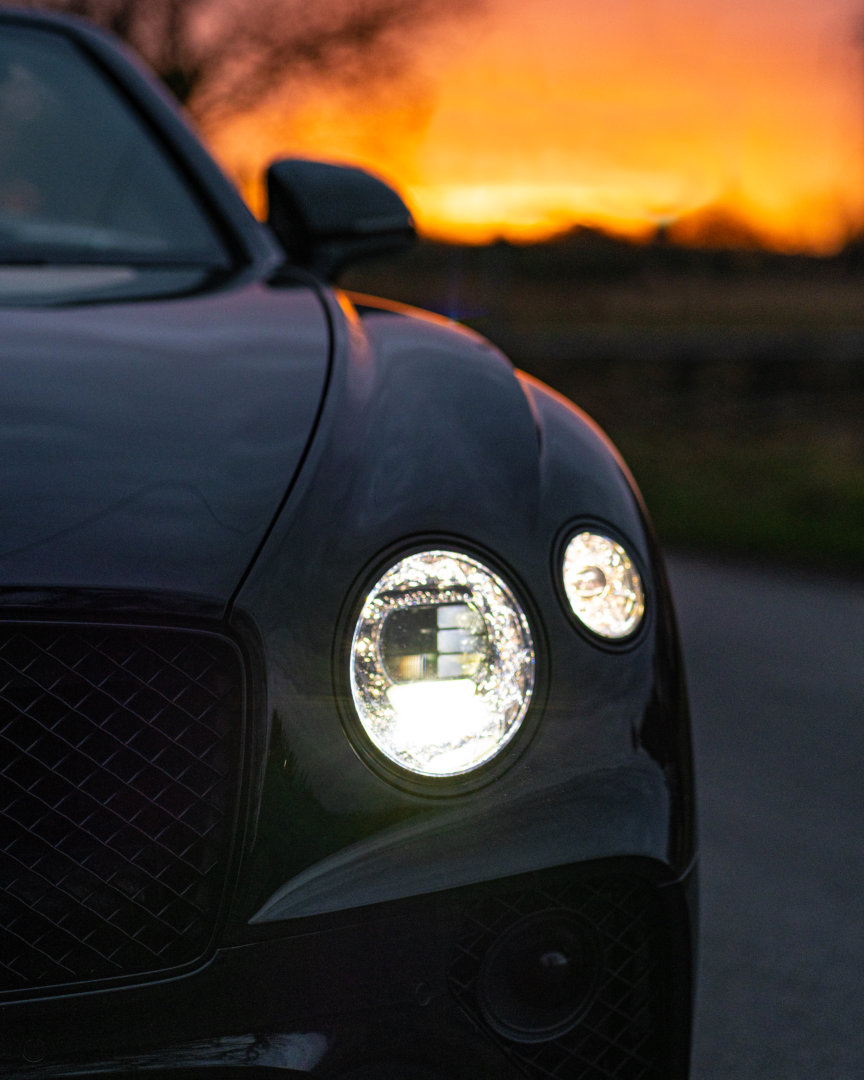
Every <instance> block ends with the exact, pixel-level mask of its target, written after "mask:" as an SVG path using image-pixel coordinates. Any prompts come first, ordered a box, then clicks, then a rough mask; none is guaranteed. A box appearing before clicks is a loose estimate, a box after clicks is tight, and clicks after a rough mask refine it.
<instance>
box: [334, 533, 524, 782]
mask: <svg viewBox="0 0 864 1080" xmlns="http://www.w3.org/2000/svg"><path fill="white" fill-rule="evenodd" d="M350 666H351V693H352V696H353V699H354V707H355V709H356V710H357V716H358V717H359V720H360V723H361V724H362V726H363V729H364V730H365V732H366V734H367V735H368V737H369V739H370V740H371V741H372V743H373V745H374V746H375V747H376V748H377V749H378V750H379V751H380V752H381V753H382V754H383V755H384V756H385V757H386V758H388V759H389V760H390V761H392V762H395V764H397V765H399V766H401V767H402V768H403V769H408V770H410V771H411V772H412V773H416V774H418V775H420V776H440V777H445V776H461V775H462V774H464V773H468V772H471V771H472V770H473V769H477V768H479V767H480V766H481V765H484V764H485V763H486V762H488V761H490V760H491V759H492V758H493V757H495V755H496V754H497V753H498V752H499V751H500V750H501V749H502V748H503V747H504V746H506V744H507V743H508V742H509V741H510V740H511V739H512V738H513V736H514V735H515V734H516V732H517V730H518V729H519V726H520V725H521V723H522V720H523V718H524V716H525V713H526V711H527V709H528V705H529V702H530V701H531V695H532V692H533V689H534V643H533V640H532V637H531V631H530V629H529V627H528V621H527V619H526V618H525V613H524V612H523V611H522V609H521V607H520V606H519V603H518V602H517V600H516V599H515V597H514V596H513V593H512V592H511V591H510V589H509V588H508V587H507V585H505V583H504V582H503V581H502V580H501V578H500V577H498V576H497V575H496V574H494V573H493V572H492V571H491V570H490V569H489V568H488V567H486V566H484V565H483V564H482V563H480V562H478V561H477V560H476V559H473V558H471V557H470V556H468V555H464V554H461V553H459V552H455V551H422V552H418V553H417V554H415V555H409V556H407V557H406V558H404V559H401V560H400V561H399V562H398V563H396V565H395V566H392V567H391V568H390V569H389V570H388V571H387V572H386V573H385V574H384V575H383V576H382V577H381V578H380V579H379V581H378V582H377V584H376V585H375V586H374V588H373V589H372V591H371V592H370V593H369V594H368V595H367V597H366V601H365V603H364V604H363V609H362V611H361V612H360V617H359V618H358V620H357V625H356V627H355V630H354V639H353V641H352V644H351V665H350Z"/></svg>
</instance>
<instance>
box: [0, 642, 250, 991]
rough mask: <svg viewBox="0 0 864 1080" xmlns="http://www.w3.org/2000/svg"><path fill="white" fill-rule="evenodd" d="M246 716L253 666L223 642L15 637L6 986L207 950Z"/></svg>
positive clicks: (81, 977)
mask: <svg viewBox="0 0 864 1080" xmlns="http://www.w3.org/2000/svg"><path fill="white" fill-rule="evenodd" d="M242 714H243V672H242V666H241V662H240V659H239V656H238V654H237V651H236V649H235V648H234V646H233V645H232V644H231V643H230V642H228V641H226V640H224V639H222V638H220V637H217V636H215V635H212V634H206V633H197V632H187V631H183V630H170V629H152V628H132V627H123V628H117V627H107V626H106V627H103V626H83V627H82V626H69V625H38V626H34V625H24V624H16V625H3V626H0V991H22V990H26V989H31V988H44V987H49V986H62V985H68V984H70V983H79V982H82V981H90V980H103V979H111V978H116V977H122V976H128V975H133V974H143V973H146V972H155V971H162V970H165V969H167V968H172V967H177V966H181V965H187V964H190V963H192V962H194V961H195V960H197V959H199V958H200V957H201V956H202V955H203V954H204V953H205V952H206V950H207V948H208V945H209V942H210V939H211V936H212V933H213V929H214V924H215V919H216V916H217V913H218V909H219V905H220V901H221V897H222V892H223V888H224V884H225V873H226V866H227V862H228V854H229V845H230V834H231V831H232V829H231V826H232V822H233V818H234V808H235V803H236V795H237V787H238V766H239V761H240V739H241V725H242Z"/></svg>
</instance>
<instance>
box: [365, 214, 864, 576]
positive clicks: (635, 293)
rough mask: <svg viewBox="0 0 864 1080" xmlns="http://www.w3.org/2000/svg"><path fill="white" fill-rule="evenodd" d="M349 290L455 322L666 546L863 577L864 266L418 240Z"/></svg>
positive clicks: (854, 259) (588, 244)
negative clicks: (496, 351) (608, 474)
mask: <svg viewBox="0 0 864 1080" xmlns="http://www.w3.org/2000/svg"><path fill="white" fill-rule="evenodd" d="M344 284H345V285H346V287H349V288H353V289H358V290H361V291H366V292H371V293H376V294H379V295H384V296H388V297H394V298H397V299H399V300H402V301H404V302H406V303H413V304H417V305H419V306H422V307H427V308H431V309H433V310H435V311H438V312H441V313H443V314H448V315H452V316H453V317H455V318H459V319H461V320H462V321H464V322H467V323H468V324H469V325H471V326H474V327H475V328H476V329H478V330H480V331H481V332H482V333H484V334H486V335H487V336H488V337H489V338H491V339H492V340H493V341H494V342H495V343H496V344H498V345H499V346H501V348H503V349H504V351H505V352H507V354H508V355H509V356H510V357H511V359H513V360H514V362H515V363H516V364H517V365H518V366H520V367H522V368H524V369H525V370H527V371H530V372H531V373H532V374H534V375H536V376H537V377H538V378H540V379H542V380H543V381H545V382H547V383H549V384H550V385H551V386H553V387H555V388H556V389H558V390H560V391H562V392H563V393H564V394H566V395H567V396H568V397H571V398H572V399H573V400H574V401H576V402H577V404H579V405H580V406H581V407H582V408H584V409H585V410H586V411H587V412H588V413H590V414H591V415H592V416H593V417H594V418H595V419H596V420H597V421H598V423H600V424H601V426H602V427H604V428H605V429H606V431H607V432H608V433H609V434H610V435H611V437H612V438H613V439H614V441H615V442H616V443H617V444H618V446H619V447H620V449H621V450H622V452H623V453H624V456H625V457H626V459H627V461H628V462H629V464H630V467H631V469H632V471H633V473H634V474H635V476H636V479H637V481H638V482H639V485H640V487H641V488H642V491H643V493H644V495H645V498H646V501H647V502H648V505H649V507H650V509H651V513H652V517H653V519H654V522H655V525H656V527H657V530H658V532H659V533H660V535H661V538H662V539H663V540H664V541H665V542H667V543H671V544H674V545H676V546H678V547H679V548H681V547H683V548H692V549H698V550H710V551H714V552H726V553H730V554H735V555H744V556H747V557H750V558H753V557H757V558H769V559H782V560H783V561H784V562H792V563H800V564H802V565H804V566H808V567H811V568H814V569H820V570H829V571H838V572H844V573H848V572H859V571H860V568H861V567H862V566H864V303H862V299H864V263H862V260H861V259H860V257H859V254H858V253H857V252H850V253H846V254H845V255H843V256H840V257H837V258H834V259H815V258H805V257H784V256H779V255H771V254H765V253H759V252H701V251H694V250H687V249H678V248H672V247H668V246H665V245H652V246H651V247H645V248H639V247H632V246H630V245H626V244H621V243H618V242H616V241H612V240H609V239H608V238H605V237H602V236H597V235H595V234H591V233H577V234H574V235H573V236H571V237H569V238H566V239H564V240H562V241H559V242H558V243H553V244H547V245H542V246H540V245H536V246H533V247H515V246H512V245H508V244H497V245H493V246H491V247H488V248H453V247H447V246H444V245H430V244H425V245H421V246H420V247H418V248H417V249H416V251H415V252H413V253H412V254H410V255H408V256H405V257H403V258H402V259H401V260H399V261H398V262H395V261H394V262H393V263H390V264H380V265H377V266H376V265H374V264H370V265H369V266H368V267H363V266H360V267H358V268H357V269H356V270H354V271H352V272H351V274H350V276H349V277H346V279H345V282H344Z"/></svg>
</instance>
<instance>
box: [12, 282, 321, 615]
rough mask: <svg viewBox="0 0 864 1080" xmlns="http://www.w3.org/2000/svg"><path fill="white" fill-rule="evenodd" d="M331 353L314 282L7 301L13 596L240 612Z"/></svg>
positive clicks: (311, 423) (296, 460) (299, 455)
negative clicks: (83, 303) (82, 303)
mask: <svg viewBox="0 0 864 1080" xmlns="http://www.w3.org/2000/svg"><path fill="white" fill-rule="evenodd" d="M328 352H329V342H328V333H327V324H326V321H325V317H324V313H323V310H322V308H321V305H320V302H319V300H318V298H317V297H316V296H315V295H314V294H313V293H312V292H310V291H309V290H307V289H300V288H297V289H281V290H268V289H266V288H265V287H263V286H258V285H256V286H250V287H247V288H244V289H237V290H234V291H229V292H224V293H219V294H211V295H209V296H204V297H197V298H187V299H184V300H174V301H166V302H159V303H139V304H125V305H119V304H118V305H92V306H89V307H80V308H65V309H64V308H61V309H56V308H55V309H43V310H34V309H32V308H31V309H29V310H26V311H22V310H14V311H11V310H5V311H2V312H0V417H2V423H0V478H2V479H0V495H2V502H0V590H2V592H0V596H2V597H3V598H4V599H5V602H6V603H7V604H8V603H12V602H15V601H14V600H13V599H10V597H14V596H16V595H17V594H19V593H20V590H21V589H26V588H35V589H49V588H50V589H80V588H93V589H99V590H115V589H124V590H136V591H141V592H144V593H151V592H158V593H164V592H165V591H169V592H172V593H175V594H178V595H181V594H182V595H185V596H187V597H190V598H191V597H195V598H200V600H201V601H202V602H203V603H205V604H210V605H213V604H216V605H219V606H220V607H221V606H224V604H225V603H226V602H227V601H228V600H229V599H230V596H231V595H232V593H233V591H234V589H235V588H236V586H237V584H238V582H239V580H240V578H241V576H242V574H243V572H244V571H245V569H246V567H247V566H248V564H249V562H250V560H251V559H252V557H253V556H254V553H255V551H256V549H257V546H258V544H259V543H260V541H261V539H262V537H263V535H264V533H265V531H266V529H267V527H268V525H269V524H270V522H271V521H272V519H273V517H274V514H275V513H276V511H277V509H278V507H279V505H280V502H281V500H282V498H283V497H284V495H285V493H286V491H287V489H288V487H289V485H290V482H291V479H292V477H293V475H294V474H295V472H296V470H297V468H298V465H299V463H300V461H301V459H302V456H303V453H304V450H305V447H306V445H307V443H308V440H309V438H310V435H311V432H312V429H313V426H314V423H315V418H316V416H317V413H318V408H319V404H320V400H321V395H322V393H323V389H324V385H325V380H326V372H327V363H328Z"/></svg>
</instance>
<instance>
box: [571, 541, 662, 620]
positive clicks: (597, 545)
mask: <svg viewBox="0 0 864 1080" xmlns="http://www.w3.org/2000/svg"><path fill="white" fill-rule="evenodd" d="M562 575H563V579H564V592H565V593H566V595H567V600H568V602H569V604H570V607H571V609H572V610H573V614H574V615H575V616H576V617H577V618H578V619H579V620H580V621H581V622H582V623H584V625H585V626H587V627H588V629H589V630H593V632H594V633H595V634H599V635H600V637H603V638H607V639H608V640H611V641H619V640H621V639H622V638H626V637H629V636H630V635H631V634H632V633H634V632H635V631H636V629H637V628H638V626H639V624H640V623H641V622H642V616H643V615H644V614H645V593H644V590H643V588H642V581H641V579H640V577H639V573H638V571H637V570H636V567H635V566H634V565H633V562H632V560H631V559H630V556H629V555H628V554H627V552H626V551H625V550H624V548H623V547H621V545H620V544H618V543H616V542H615V541H614V540H610V539H609V537H608V536H601V535H599V534H598V533H593V532H581V533H579V534H578V535H576V536H574V537H573V539H572V540H571V541H570V542H569V543H568V544H567V547H566V549H565V551H564V564H563V567H562Z"/></svg>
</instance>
